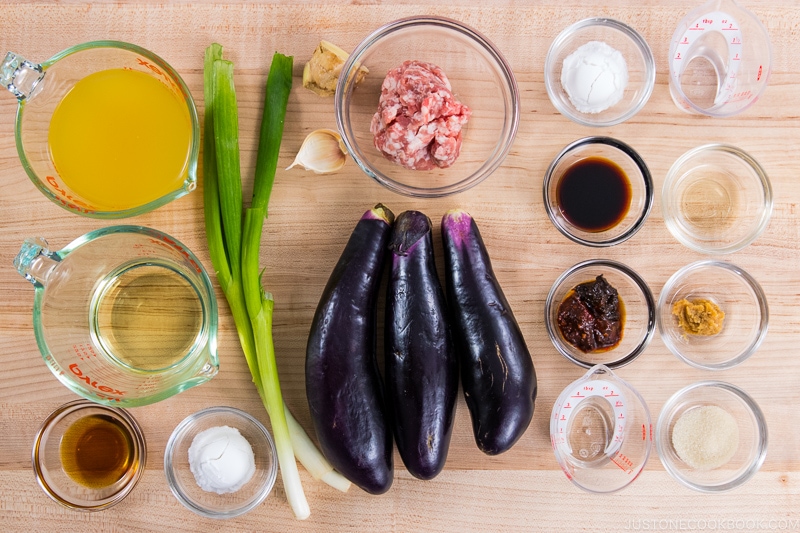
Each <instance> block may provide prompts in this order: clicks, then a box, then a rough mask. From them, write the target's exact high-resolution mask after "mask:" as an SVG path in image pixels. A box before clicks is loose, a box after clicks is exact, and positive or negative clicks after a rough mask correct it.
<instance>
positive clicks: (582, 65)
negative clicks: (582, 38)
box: [561, 41, 628, 114]
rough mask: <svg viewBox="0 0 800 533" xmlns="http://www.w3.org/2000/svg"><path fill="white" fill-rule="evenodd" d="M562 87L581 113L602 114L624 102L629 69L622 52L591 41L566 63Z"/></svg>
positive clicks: (563, 70) (573, 53) (567, 59)
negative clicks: (623, 97)
mask: <svg viewBox="0 0 800 533" xmlns="http://www.w3.org/2000/svg"><path fill="white" fill-rule="evenodd" d="M561 86H562V87H564V90H565V91H566V92H567V96H569V101H570V102H572V105H573V106H575V109H577V110H578V111H580V112H581V113H589V114H595V113H601V112H603V111H605V110H606V109H608V108H609V107H611V106H613V105H615V104H616V103H617V102H619V101H620V100H622V96H623V95H624V93H625V87H627V86H628V65H627V63H625V58H624V57H622V53H620V51H619V50H617V49H615V48H612V47H611V46H609V45H607V44H606V43H604V42H601V41H589V42H588V43H586V44H584V45H582V46H580V47H578V48H577V49H576V50H575V51H574V52H572V53H571V54H570V55H568V56H567V57H566V58H565V59H564V64H563V66H562V68H561Z"/></svg>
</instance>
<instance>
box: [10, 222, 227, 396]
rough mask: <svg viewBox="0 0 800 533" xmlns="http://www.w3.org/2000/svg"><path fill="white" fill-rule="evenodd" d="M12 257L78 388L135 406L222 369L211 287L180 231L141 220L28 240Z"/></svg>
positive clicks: (45, 332) (64, 377)
mask: <svg viewBox="0 0 800 533" xmlns="http://www.w3.org/2000/svg"><path fill="white" fill-rule="evenodd" d="M14 265H15V266H16V268H17V270H18V272H19V273H20V274H21V275H23V276H24V277H25V278H26V279H27V280H28V281H30V282H31V283H32V284H33V286H34V290H35V299H34V307H33V329H34V335H35V337H36V343H37V345H38V346H39V350H40V351H41V353H42V357H43V358H44V361H45V363H46V364H47V366H48V367H49V368H50V370H51V371H52V372H53V374H54V375H55V376H56V377H57V378H58V379H59V381H61V383H63V384H64V385H65V386H66V387H67V388H69V389H70V390H72V391H73V392H75V393H76V394H78V395H80V396H83V397H84V398H87V399H89V400H93V401H95V402H98V403H103V404H106V405H112V406H115V407H135V406H139V405H146V404H150V403H153V402H157V401H159V400H163V399H165V398H168V397H170V396H172V395H174V394H177V393H179V392H181V391H184V390H186V389H188V388H190V387H193V386H195V385H199V384H201V383H204V382H206V381H208V380H210V379H211V378H213V377H214V376H215V375H216V373H217V371H218V369H219V360H218V358H217V304H216V299H215V297H214V290H213V287H212V285H211V281H210V280H209V278H208V275H207V274H206V272H205V269H204V268H203V266H202V264H201V263H200V260H199V259H198V258H197V257H196V256H195V255H194V254H193V253H192V252H191V251H190V250H189V249H188V248H187V247H186V246H184V245H183V244H182V243H180V242H179V241H178V240H177V239H174V238H173V237H170V236H169V235H166V234H165V233H162V232H160V231H156V230H153V229H150V228H144V227H141V226H112V227H108V228H103V229H99V230H96V231H93V232H90V233H87V234H86V235H83V236H82V237H79V238H78V239H76V240H75V241H73V242H72V243H71V244H69V245H68V246H67V247H66V248H64V249H62V250H59V251H51V250H50V249H49V248H48V244H47V242H46V241H45V240H44V239H41V238H37V239H28V240H26V241H25V242H24V243H23V245H22V248H21V250H20V252H19V254H18V255H17V257H16V259H15V260H14Z"/></svg>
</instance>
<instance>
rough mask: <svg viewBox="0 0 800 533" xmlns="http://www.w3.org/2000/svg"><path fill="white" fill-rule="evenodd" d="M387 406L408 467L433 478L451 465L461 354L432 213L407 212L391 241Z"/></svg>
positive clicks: (386, 334) (419, 475) (422, 476)
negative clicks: (450, 318)
mask: <svg viewBox="0 0 800 533" xmlns="http://www.w3.org/2000/svg"><path fill="white" fill-rule="evenodd" d="M389 251H390V253H391V254H390V264H391V273H390V275H389V283H388V286H387V291H386V317H385V318H386V328H385V332H384V341H385V352H384V353H385V362H386V365H385V374H386V380H385V383H386V407H387V413H388V415H389V421H390V423H391V426H392V429H393V431H394V438H395V442H396V443H397V449H398V451H399V452H400V457H401V458H402V459H403V463H404V464H405V466H406V469H408V471H409V472H410V473H411V474H412V475H413V476H415V477H417V478H419V479H432V478H433V477H435V476H436V475H437V474H439V472H441V470H442V468H443V467H444V463H445V460H446V459H447V451H448V448H449V446H450V435H451V433H452V429H453V418H454V415H455V405H456V395H457V393H458V360H457V359H456V355H455V350H454V347H453V342H452V336H451V333H450V327H449V323H448V319H447V302H446V301H445V297H444V290H443V289H442V286H441V284H440V283H439V277H438V275H437V273H436V263H435V261H434V255H433V238H432V236H431V220H430V219H429V218H428V217H427V216H426V215H424V214H423V213H420V212H418V211H405V212H403V213H401V214H400V215H398V217H397V219H396V220H395V225H394V229H393V230H392V237H391V238H390V240H389Z"/></svg>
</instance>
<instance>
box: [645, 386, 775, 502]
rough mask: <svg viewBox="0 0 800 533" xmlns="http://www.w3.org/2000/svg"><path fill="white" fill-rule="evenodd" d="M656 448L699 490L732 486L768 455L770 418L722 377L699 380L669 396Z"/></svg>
mask: <svg viewBox="0 0 800 533" xmlns="http://www.w3.org/2000/svg"><path fill="white" fill-rule="evenodd" d="M656 449H657V450H658V456H659V458H660V459H661V462H662V463H663V464H664V468H666V470H667V472H669V474H670V475H671V476H672V477H673V478H675V479H676V480H677V481H679V482H680V483H682V484H683V485H685V486H687V487H689V488H691V489H694V490H696V491H700V492H725V491H728V490H731V489H734V488H736V487H738V486H739V485H741V484H742V483H744V482H745V481H747V480H748V479H750V478H751V477H753V475H755V473H756V472H758V470H759V468H761V465H762V464H763V463H764V459H765V458H766V455H767V424H766V421H765V419H764V414H763V413H762V411H761V409H760V408H759V407H758V404H757V403H756V402H755V401H754V400H753V399H752V398H751V397H750V396H749V395H748V394H747V393H746V392H745V391H743V390H742V389H740V388H739V387H736V386H735V385H731V384H730V383H725V382H722V381H700V382H697V383H693V384H691V385H688V386H686V387H684V388H683V389H681V390H679V391H678V392H676V393H675V394H673V395H672V397H671V398H670V399H669V400H667V402H666V403H665V404H664V407H663V408H662V409H661V414H660V415H659V417H658V423H657V424H656Z"/></svg>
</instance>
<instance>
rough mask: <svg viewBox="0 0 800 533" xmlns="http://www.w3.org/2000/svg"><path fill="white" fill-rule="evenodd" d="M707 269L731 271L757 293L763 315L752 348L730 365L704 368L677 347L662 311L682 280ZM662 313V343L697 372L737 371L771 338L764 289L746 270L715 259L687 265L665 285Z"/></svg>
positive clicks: (661, 296) (659, 300) (660, 329)
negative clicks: (697, 369)
mask: <svg viewBox="0 0 800 533" xmlns="http://www.w3.org/2000/svg"><path fill="white" fill-rule="evenodd" d="M703 267H713V268H721V269H724V270H727V271H728V272H731V273H733V274H734V275H735V276H736V277H737V278H739V279H741V280H742V281H744V283H745V284H746V285H747V286H748V287H749V288H750V290H752V291H753V293H754V294H755V296H756V301H757V302H758V306H759V311H760V314H761V320H760V324H759V332H758V336H757V337H756V338H755V339H754V340H753V342H751V343H750V346H749V347H748V348H747V349H746V350H745V351H743V352H742V353H741V354H740V355H739V356H738V357H735V358H734V359H731V360H729V361H725V362H723V363H715V364H703V363H700V362H698V361H695V360H693V359H690V358H689V357H687V356H686V355H684V354H683V353H681V351H680V350H679V349H678V347H677V346H675V344H674V343H673V342H672V339H671V337H670V336H669V335H667V334H666V331H667V325H666V324H665V323H664V319H662V318H661V308H662V307H663V306H664V305H665V304H666V300H667V294H669V292H671V291H672V289H673V288H675V285H676V284H677V283H678V281H679V280H681V279H683V278H685V277H686V275H688V274H691V273H692V272H694V271H696V270H698V269H700V268H703ZM657 309H658V312H657V313H656V319H657V322H658V334H659V335H660V336H661V339H662V340H663V341H664V344H665V345H666V346H667V348H668V349H669V351H670V352H672V354H673V355H674V356H675V357H677V358H678V359H679V360H681V361H683V362H684V363H686V364H687V365H690V366H693V367H694V368H699V369H701V370H727V369H728V368H733V367H735V366H737V365H739V364H741V363H743V362H744V361H746V360H747V359H749V358H750V356H751V355H753V354H754V353H755V352H756V351H758V349H759V347H760V346H761V344H762V343H763V342H764V339H765V338H766V336H767V330H768V329H769V304H768V302H767V295H766V294H765V293H764V289H762V287H761V285H760V284H759V283H758V281H756V279H755V278H754V277H753V276H751V275H750V274H749V273H748V272H747V271H746V270H744V269H743V268H741V267H739V266H736V265H734V264H732V263H727V262H725V261H717V260H713V259H701V260H699V261H694V262H692V263H689V264H688V265H684V266H683V267H681V268H679V269H678V270H677V271H676V272H675V273H674V274H672V276H670V277H669V279H668V280H667V281H666V283H664V287H663V288H662V289H661V294H659V297H658V305H657Z"/></svg>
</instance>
